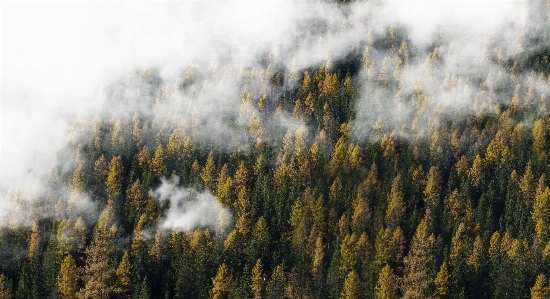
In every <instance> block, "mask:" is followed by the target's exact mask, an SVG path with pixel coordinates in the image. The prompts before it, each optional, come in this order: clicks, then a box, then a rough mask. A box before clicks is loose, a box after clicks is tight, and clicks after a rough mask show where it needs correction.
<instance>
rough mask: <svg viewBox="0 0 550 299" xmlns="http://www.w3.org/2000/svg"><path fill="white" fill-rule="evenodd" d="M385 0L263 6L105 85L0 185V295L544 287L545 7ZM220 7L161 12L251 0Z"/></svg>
mask: <svg viewBox="0 0 550 299" xmlns="http://www.w3.org/2000/svg"><path fill="white" fill-rule="evenodd" d="M392 3H393V2H383V1H370V2H365V3H362V2H361V3H359V2H352V3H326V2H308V3H296V4H288V3H284V4H282V3H279V4H273V3H271V4H265V5H266V7H268V8H277V9H275V10H274V11H273V14H272V17H273V18H268V19H267V20H263V22H264V23H261V22H260V21H261V20H259V18H258V17H257V16H256V18H253V19H254V20H255V21H258V22H260V23H258V24H257V25H258V28H261V29H266V30H267V29H270V30H271V31H268V33H270V34H271V35H269V34H268V35H265V34H262V32H261V31H259V30H260V29H257V28H256V29H254V28H253V26H252V25H250V24H247V23H238V24H237V25H232V26H230V27H229V29H224V28H223V27H224V24H225V23H224V22H223V21H220V22H219V23H215V22H214V25H204V24H205V23H204V24H203V25H204V26H206V29H204V31H202V32H203V33H204V35H207V36H211V39H205V40H206V41H204V40H203V42H202V43H198V44H199V45H198V46H197V47H196V48H193V47H192V46H191V43H189V44H186V45H187V46H188V47H189V48H190V50H189V51H190V52H189V53H192V54H189V55H188V56H185V55H182V57H184V56H185V57H191V58H189V59H187V58H181V57H180V58H181V59H182V62H181V64H178V65H177V66H174V65H173V64H167V65H165V64H162V63H158V64H151V65H149V64H147V65H143V66H141V67H136V68H133V69H132V70H131V71H128V72H125V73H124V74H123V75H121V76H120V77H118V78H117V79H115V80H112V81H111V82H109V83H108V84H106V85H104V86H102V96H101V97H102V98H104V101H103V102H102V103H101V105H99V107H97V108H96V109H91V110H89V111H84V112H80V113H77V114H76V115H74V117H73V115H72V114H70V113H68V114H69V115H70V126H69V127H68V130H67V131H66V132H64V134H66V136H65V137H64V140H65V141H64V144H63V146H62V147H61V148H57V149H56V159H54V160H52V161H49V163H48V165H47V167H46V168H45V169H44V170H43V171H42V172H41V169H39V168H33V167H32V166H29V165H19V167H21V168H23V169H31V170H32V171H29V172H28V173H26V177H25V178H24V179H22V180H21V181H23V182H24V183H18V184H14V185H9V184H8V185H6V184H5V183H3V184H0V187H1V188H0V195H1V197H0V298H255V299H256V298H378V299H381V298H400V297H403V298H548V297H549V296H550V281H549V280H548V278H550V234H549V232H548V230H549V229H550V228H549V227H548V226H550V182H549V180H550V178H547V176H550V165H549V162H550V161H549V154H550V151H549V150H550V140H548V138H550V136H549V133H550V111H549V109H550V99H548V97H547V94H549V95H550V63H549V61H548V55H549V52H550V44H549V41H550V28H549V26H550V20H549V19H548V10H549V9H550V8H549V6H547V4H545V3H542V2H541V3H539V2H537V1H523V2H517V3H516V2H510V3H511V4H510V3H508V4H510V5H511V6H510V8H511V10H509V11H505V12H503V13H502V17H500V18H490V17H488V18H487V19H480V20H478V21H479V22H477V23H475V22H474V23H472V21H473V20H472V19H471V18H470V19H468V18H466V19H465V20H464V19H453V18H452V17H450V18H447V16H453V15H454V14H453V13H455V12H453V13H450V14H449V15H446V13H449V12H450V11H449V10H442V11H439V10H433V11H432V12H437V13H440V15H438V16H436V17H427V19H426V22H420V23H418V20H419V19H422V16H420V17H419V16H416V17H414V16H411V18H408V17H406V15H403V10H402V9H401V10H399V11H394V10H392V9H395V3H393V4H392ZM215 5H216V4H212V5H211V6H210V5H209V7H212V6H215ZM220 5H221V7H222V9H221V10H219V11H218V10H217V9H214V11H215V12H213V13H212V15H211V16H208V15H207V13H204V9H203V8H198V7H199V6H200V5H199V4H196V3H195V4H185V5H184V6H183V8H182V7H179V6H178V7H175V8H174V11H175V12H176V15H177V12H182V11H186V10H189V11H190V12H191V14H196V13H198V17H196V18H195V19H193V21H190V22H191V23H194V22H195V21H196V19H198V18H199V17H204V18H205V19H206V20H210V18H213V17H216V16H219V14H220V13H221V14H222V15H223V10H224V9H228V11H229V13H228V14H232V13H235V12H236V11H239V10H240V9H244V7H246V6H253V7H254V9H255V10H254V9H253V10H250V9H249V10H244V11H246V12H248V13H252V12H253V11H256V12H257V11H259V10H260V9H262V10H263V11H266V9H265V8H266V7H264V6H261V5H264V4H261V5H260V4H257V3H247V2H245V3H239V4H231V3H227V4H225V3H224V4H220ZM270 5H271V6H270ZM403 5H404V6H405V8H407V9H408V8H411V10H410V11H408V13H409V14H414V13H418V12H419V10H418V9H415V5H420V4H414V2H412V3H408V2H407V3H404V4H403ZM434 5H435V6H437V5H438V4H434ZM449 5H450V7H451V11H452V9H454V8H457V7H460V6H462V5H463V3H458V6H456V5H457V3H449ZM480 5H481V6H483V5H487V4H480ZM280 7H283V9H282V10H281V9H280ZM488 7H490V9H493V8H495V7H496V6H490V5H489V6H488ZM416 8H418V7H416ZM170 9H172V7H170ZM480 9H481V8H480ZM420 11H421V10H420ZM481 11H482V12H487V11H491V10H482V9H481ZM511 12H513V13H511ZM201 13H202V14H201ZM498 13H499V14H498V15H500V12H498ZM510 13H511V14H510ZM187 14H190V13H189V12H187ZM456 14H459V12H458V11H457V12H456ZM260 15H261V16H264V17H266V18H267V16H268V15H270V14H269V13H265V12H264V13H263V14H261V13H260ZM236 16H237V17H235V16H232V17H231V18H228V19H227V20H226V21H227V22H229V23H233V22H236V20H237V19H238V18H239V17H238V16H239V15H236ZM285 16H287V17H285ZM468 16H469V15H468ZM472 16H473V17H474V18H475V17H476V16H475V14H474V15H472ZM243 18H244V19H246V20H250V17H246V16H244V15H243ZM411 20H412V21H411ZM208 26H212V27H208ZM250 26H252V27H250ZM159 28H161V27H159ZM179 30H181V32H180V31H176V32H178V33H181V35H183V36H186V34H188V33H187V32H188V31H186V29H185V28H181V29H179ZM187 30H189V29H187ZM224 30H232V31H231V32H230V33H228V34H227V35H224V34H223V33H224V32H225V31H224ZM155 32H157V33H158V34H161V35H162V32H160V33H159V32H158V31H155ZM228 32H229V31H228ZM171 37H173V36H171ZM142 38H145V36H142ZM241 41H242V43H241ZM202 51H203V52H202ZM197 53H199V54H200V55H198V56H193V55H196V54H197ZM178 59H179V58H178ZM176 60H177V59H176ZM60 117H61V116H60ZM3 146H5V145H3ZM44 146H47V145H44ZM22 150H23V149H22ZM2 158H4V156H2ZM7 158H9V157H7ZM2 165H7V164H2ZM12 166H13V165H10V167H12ZM10 169H11V168H10ZM5 171H6V170H3V173H2V177H7V176H6V173H5ZM16 176H17V174H16V172H14V173H13V178H15V177H16ZM13 178H12V179H10V180H6V181H9V182H13V181H14V180H13Z"/></svg>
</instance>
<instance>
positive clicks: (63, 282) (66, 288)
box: [57, 254, 78, 299]
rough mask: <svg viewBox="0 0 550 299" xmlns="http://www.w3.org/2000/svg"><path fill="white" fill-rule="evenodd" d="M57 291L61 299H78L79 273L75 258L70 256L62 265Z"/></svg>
mask: <svg viewBox="0 0 550 299" xmlns="http://www.w3.org/2000/svg"><path fill="white" fill-rule="evenodd" d="M57 289H58V290H59V297H61V299H76V298H77V297H76V292H77V291H78V273H77V268H76V263H75V260H74V259H73V257H72V256H71V255H70V254H69V255H67V256H66V257H65V258H64V259H63V262H62V263H61V270H59V275H58V276H57Z"/></svg>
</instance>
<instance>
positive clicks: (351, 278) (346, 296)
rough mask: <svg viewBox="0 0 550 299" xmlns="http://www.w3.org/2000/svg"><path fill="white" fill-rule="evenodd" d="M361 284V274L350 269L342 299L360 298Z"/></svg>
mask: <svg viewBox="0 0 550 299" xmlns="http://www.w3.org/2000/svg"><path fill="white" fill-rule="evenodd" d="M359 284H360V280H359V275H357V273H355V270H352V271H350V272H349V273H348V275H347V276H346V279H345V280H344V287H343V288H342V292H341V293H340V299H357V298H360V292H359Z"/></svg>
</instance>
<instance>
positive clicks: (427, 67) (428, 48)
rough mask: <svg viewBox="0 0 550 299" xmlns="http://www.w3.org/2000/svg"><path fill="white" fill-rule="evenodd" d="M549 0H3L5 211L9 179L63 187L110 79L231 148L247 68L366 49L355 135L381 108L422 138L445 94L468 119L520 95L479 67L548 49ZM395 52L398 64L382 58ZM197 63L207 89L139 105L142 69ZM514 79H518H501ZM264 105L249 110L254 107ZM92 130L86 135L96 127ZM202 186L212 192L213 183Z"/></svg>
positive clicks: (164, 73)
mask: <svg viewBox="0 0 550 299" xmlns="http://www.w3.org/2000/svg"><path fill="white" fill-rule="evenodd" d="M537 5H538V4H537V2H535V1H527V0H525V1H369V2H354V3H351V4H346V5H335V4H333V3H325V2H288V1H261V2H236V1H235V2H233V1H230V2H215V1H211V2H184V3H176V2H130V1H125V2H100V1H92V2H79V1H74V2H2V8H1V28H2V29H1V36H2V46H1V50H2V51H1V61H2V63H1V103H0V111H1V112H0V116H1V123H0V203H2V205H0V217H3V216H5V215H7V214H9V213H12V210H13V204H11V203H10V201H9V200H8V199H7V198H8V196H7V194H8V190H14V189H18V190H21V192H22V197H23V199H24V200H26V201H31V198H32V195H30V193H29V192H27V191H28V190H29V189H31V187H30V186H32V190H33V192H35V193H37V194H47V193H48V192H49V193H51V192H52V190H49V189H48V188H47V187H45V186H44V184H43V182H44V180H45V178H46V173H47V171H48V169H50V167H51V166H52V164H59V165H61V167H67V168H70V167H71V165H66V163H70V162H68V161H70V160H71V157H67V156H66V154H60V153H61V152H60V150H61V149H63V148H65V147H66V146H67V134H68V132H69V131H70V129H71V125H72V124H73V122H74V119H75V118H76V117H79V118H80V119H83V120H84V121H86V120H90V119H92V118H93V117H94V116H96V115H101V114H102V113H107V112H112V111H106V109H107V108H106V107H108V106H106V101H108V96H109V94H110V93H109V92H107V91H109V90H111V91H112V90H113V88H115V89H116V88H119V89H123V93H124V95H125V97H126V98H128V99H129V100H128V101H127V102H126V105H127V106H124V109H126V110H127V111H134V110H139V111H143V112H144V113H145V112H146V113H145V115H146V116H147V117H150V118H161V119H162V118H165V117H168V115H169V113H179V114H180V115H182V116H183V117H184V118H186V117H196V118H198V119H199V120H201V121H202V123H204V125H203V127H202V131H201V133H200V134H199V135H198V136H197V138H199V139H200V138H202V139H204V140H206V141H210V140H212V139H219V138H222V137H223V138H226V139H227V140H229V141H231V142H227V143H226V146H227V147H228V149H234V148H236V147H240V146H250V145H246V144H245V143H246V139H245V138H243V130H244V128H245V127H246V122H245V121H243V120H242V119H241V120H239V121H238V122H237V125H236V126H229V125H228V124H227V123H225V122H224V121H223V120H222V118H223V117H225V116H227V115H229V116H231V117H232V116H234V117H235V118H237V119H239V118H242V117H243V116H242V115H241V113H240V111H239V106H240V104H241V99H240V98H239V94H241V92H242V90H241V86H240V83H239V82H238V78H239V76H241V77H242V73H243V70H244V71H250V70H254V69H255V70H256V71H257V72H258V73H261V72H262V71H263V72H265V74H264V75H263V76H264V78H269V76H270V75H273V74H274V73H275V71H277V70H282V71H284V72H287V73H291V74H292V73H297V72H300V71H303V70H306V69H310V68H318V67H320V66H321V65H323V64H324V63H326V62H327V61H338V60H339V59H342V58H343V57H345V56H346V55H348V54H350V53H352V54H354V55H356V54H357V53H358V52H360V53H361V55H363V54H362V53H363V52H365V53H367V54H368V57H369V59H370V61H371V62H374V64H373V66H374V68H373V69H367V68H365V67H364V68H363V69H362V70H361V71H360V72H359V73H358V74H356V76H355V77H354V81H355V82H356V83H357V85H358V86H360V94H359V97H358V101H357V106H356V111H357V118H356V119H355V121H354V124H353V127H354V129H353V130H354V131H353V136H354V138H356V139H358V140H363V141H364V140H366V139H368V138H370V137H369V136H371V134H370V133H371V131H372V128H373V127H374V126H375V125H376V124H377V123H378V124H380V121H381V124H382V125H383V128H384V131H383V132H384V133H388V134H389V133H390V132H392V131H397V133H398V134H401V136H403V137H405V138H409V137H414V138H418V137H419V136H420V137H422V136H423V134H424V133H423V132H424V128H426V127H428V126H433V125H437V123H438V116H437V115H435V114H434V113H432V111H433V109H434V107H443V108H442V109H443V110H444V112H446V113H449V114H450V115H453V117H458V118H461V117H465V116H466V115H468V114H469V113H471V111H472V108H473V107H474V102H476V103H477V102H483V101H484V99H490V100H496V101H502V102H506V101H509V100H510V98H511V96H510V93H511V92H512V90H513V88H512V87H510V89H512V90H507V91H505V92H504V93H499V94H494V95H491V94H489V95H487V94H481V93H480V92H479V91H478V90H479V88H478V87H479V80H485V79H486V78H487V77H488V75H489V74H492V75H496V74H498V73H499V72H501V73H505V74H506V73H507V72H508V68H507V66H505V65H504V64H502V63H498V61H497V60H498V59H494V58H495V57H496V56H498V55H500V56H499V57H502V59H503V60H507V59H511V58H513V57H515V55H517V54H518V52H536V51H539V50H540V48H539V47H540V42H536V40H541V39H544V38H547V33H546V31H545V30H544V28H541V26H542V25H540V24H543V25H544V24H547V23H548V20H547V17H546V7H542V8H541V7H539V6H537ZM390 28H395V29H396V30H402V31H403V32H405V35H406V40H407V41H408V45H407V46H408V49H409V50H410V53H411V58H410V61H409V64H408V66H407V67H406V68H404V69H403V70H402V71H401V73H400V74H399V76H392V75H391V74H393V72H394V69H395V65H396V63H397V60H396V56H395V55H393V56H391V55H390V56H388V57H386V56H387V54H386V52H387V49H377V48H376V47H375V46H373V37H374V39H377V38H378V39H379V38H385V37H386V36H387V35H388V30H389V29H390ZM526 35H530V37H531V38H530V39H526V38H525V36H526ZM533 36H534V38H533ZM519 41H521V43H520V42H519ZM437 47H438V48H439V51H440V52H439V53H440V58H441V59H440V61H439V62H438V63H437V65H436V66H434V65H433V64H430V63H431V62H430V61H429V59H427V57H428V56H429V54H430V53H431V52H432V51H433V50H434V48H437ZM365 49H367V50H366V51H365ZM385 58H386V59H385ZM384 61H385V62H384ZM384 63H386V67H387V69H384V68H383V67H382V66H383V65H384ZM269 66H271V67H272V68H269ZM190 67H192V69H194V70H196V72H197V73H196V76H197V77H198V78H200V79H201V88H199V87H196V90H202V91H201V92H200V93H199V95H198V96H196V93H195V92H194V91H196V90H194V89H193V88H194V87H193V86H192V87H191V88H190V89H189V91H188V92H186V93H180V94H176V95H174V97H173V98H172V101H167V102H165V103H163V104H162V105H158V106H157V107H156V108H155V109H152V110H151V109H149V110H148V108H147V107H142V106H140V105H142V104H140V103H142V102H140V101H139V100H136V99H138V98H139V92H137V93H136V89H138V90H139V87H140V84H141V83H140V82H134V83H131V81H132V80H134V79H133V78H134V77H132V76H133V75H132V74H133V73H134V72H135V71H136V70H139V69H151V68H153V69H155V70H158V76H159V77H160V78H161V79H162V81H163V82H165V83H166V84H167V85H168V86H171V88H172V89H171V90H173V91H175V90H176V89H175V87H174V86H175V84H176V83H174V82H178V78H181V76H182V74H183V73H184V72H185V71H186V70H189V69H190ZM275 68H277V70H276V69H275ZM384 71H387V72H388V75H389V77H392V79H391V80H393V81H394V83H395V86H396V87H394V88H392V89H384V88H379V87H378V85H377V80H378V79H376V76H370V75H369V74H370V73H374V74H377V75H378V74H380V73H381V72H384ZM369 72H370V73H369ZM213 74H214V75H213ZM453 76H454V77H455V78H456V84H454V85H453V88H444V83H443V82H444V81H445V80H446V79H447V80H449V78H452V77H453ZM258 77H261V76H258ZM212 78H215V79H212ZM298 79H299V78H298ZM298 79H297V78H293V76H292V75H290V76H285V79H284V80H285V81H284V86H285V88H292V87H293V86H296V85H297V84H299V82H298ZM497 79H498V78H497ZM505 80H508V78H504V79H501V81H502V82H504V81H505ZM516 80H517V81H516V82H515V83H516V84H521V82H524V81H526V80H528V78H527V77H526V76H524V75H518V77H517V78H516ZM265 81H266V80H261V79H256V80H255V81H254V80H253V81H252V82H251V83H250V84H251V85H253V86H254V87H255V90H259V91H261V92H266V93H271V94H277V92H278V91H277V90H275V89H274V87H272V86H270V85H268V84H266V83H265ZM116 82H130V83H129V84H128V83H126V84H119V85H117V83H116ZM132 82H133V81H132ZM502 82H500V81H498V82H496V83H495V84H502ZM489 83H490V82H486V84H487V85H489ZM117 86H118V87H117ZM128 86H131V87H132V90H129V87H128ZM442 86H443V87H442ZM124 89H128V90H126V91H125V90H124ZM418 89H421V90H422V92H423V93H424V94H425V95H426V98H427V99H428V100H427V101H428V103H427V107H428V108H427V109H425V112H424V113H423V114H420V115H418V114H415V113H416V112H415V109H414V107H411V106H408V104H406V103H405V102H404V101H402V100H400V99H399V96H396V95H398V94H402V95H409V94H412V93H414V92H415V90H418ZM547 89H548V88H547V84H546V83H544V84H541V85H540V86H539V87H538V89H537V90H536V92H537V95H539V94H542V93H544V92H546V91H547ZM204 90H206V91H204ZM253 96H254V97H259V96H260V94H254V95H253ZM181 107H185V109H183V108H181ZM189 107H190V108H191V109H188V108H189ZM109 109H110V108H109ZM255 109H257V108H252V109H251V110H250V111H248V113H249V115H245V120H246V119H247V118H246V117H249V116H250V114H252V113H254V112H255V111H256V110H255ZM186 113H189V114H186ZM487 113H491V111H487ZM415 117H416V118H418V119H419V121H418V122H417V123H418V129H415V128H412V129H410V130H402V126H403V124H404V123H405V122H408V121H410V120H411V119H412V118H415ZM301 125H302V123H301V121H300V120H299V119H295V118H293V117H292V116H291V115H283V117H281V118H279V119H276V120H274V122H273V123H271V124H270V126H273V127H285V128H288V129H291V130H295V129H296V128H298V127H300V126H301ZM267 129H268V130H269V128H267ZM308 130H312V131H313V130H315V129H314V128H308ZM317 133H318V132H312V134H309V135H310V136H316V135H317ZM82 135H83V136H78V138H86V137H87V136H86V134H82ZM411 140H414V139H413V138H411ZM270 142H277V140H270ZM163 184H166V181H164V183H163ZM174 188H175V187H174ZM56 192H57V191H56ZM201 196H202V197H205V198H207V199H206V200H207V201H208V200H212V196H211V195H207V194H204V195H200V196H199V197H201ZM178 198H179V197H178ZM84 206H86V205H84ZM197 207H198V206H197ZM194 208H195V207H193V208H189V209H191V210H193V209H194ZM171 212H172V211H171ZM174 213H176V212H174ZM178 213H183V214H185V213H186V212H181V211H180V212H178ZM168 217H169V218H168V219H165V222H164V223H165V225H169V224H170V223H171V224H170V225H176V226H180V225H191V226H193V225H194V223H195V222H193V221H191V220H189V221H191V223H192V224H188V223H187V222H186V221H187V220H185V221H183V220H181V221H180V220H177V219H180V218H178V217H176V216H174V215H173V214H170V215H169V216H168ZM182 221H183V222H182Z"/></svg>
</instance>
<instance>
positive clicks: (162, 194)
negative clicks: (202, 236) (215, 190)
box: [152, 176, 232, 230]
mask: <svg viewBox="0 0 550 299" xmlns="http://www.w3.org/2000/svg"><path fill="white" fill-rule="evenodd" d="M178 183H179V177H177V176H173V177H171V178H170V179H169V180H167V179H165V178H162V179H161V184H160V186H159V187H158V188H157V189H155V190H154V191H152V194H153V196H154V197H155V198H156V199H158V200H160V201H161V202H163V203H164V202H169V203H170V208H169V209H168V210H167V211H166V212H165V215H164V217H163V219H162V220H161V221H160V223H161V224H160V225H161V226H162V227H163V228H164V229H174V228H178V229H183V230H192V229H194V228H198V227H211V228H214V229H216V230H224V229H225V228H226V227H227V226H228V225H229V224H230V223H231V219H232V215H231V211H230V210H229V209H228V208H227V207H224V206H223V205H222V204H221V203H219V202H218V201H217V199H216V197H215V196H213V195H212V194H210V193H208V192H198V191H196V190H194V189H191V188H184V187H180V186H179V185H178Z"/></svg>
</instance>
